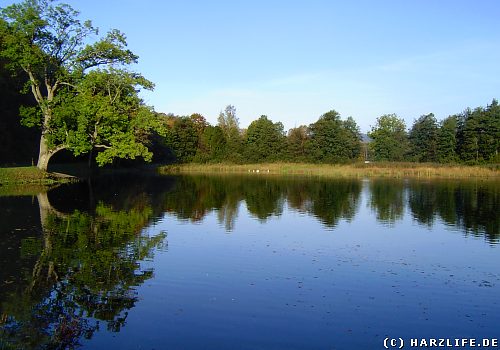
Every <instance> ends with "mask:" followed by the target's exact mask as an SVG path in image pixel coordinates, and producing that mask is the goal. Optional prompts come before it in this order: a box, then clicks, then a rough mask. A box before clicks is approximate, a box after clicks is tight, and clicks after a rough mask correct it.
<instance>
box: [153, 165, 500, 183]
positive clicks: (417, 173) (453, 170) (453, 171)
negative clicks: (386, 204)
mask: <svg viewBox="0 0 500 350" xmlns="http://www.w3.org/2000/svg"><path fill="white" fill-rule="evenodd" d="M159 172H160V173H162V174H167V173H218V174H243V173H245V174H247V173H250V174H275V175H308V176H331V177H392V178H433V177H439V178H499V179H500V171H499V169H498V168H496V167H483V166H462V165H444V164H431V163H394V162H380V163H368V164H365V163H356V164H349V165H334V164H308V163H268V164H267V163H265V164H241V165H238V164H182V165H169V166H164V167H160V168H159Z"/></svg>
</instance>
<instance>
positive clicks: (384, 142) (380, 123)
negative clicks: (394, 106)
mask: <svg viewBox="0 0 500 350" xmlns="http://www.w3.org/2000/svg"><path fill="white" fill-rule="evenodd" d="M368 136H369V137H370V138H372V139H373V141H372V142H371V143H370V145H371V147H372V149H373V152H374V156H375V159H376V160H385V161H402V160H403V159H404V157H405V155H406V153H407V150H408V136H407V133H406V125H405V122H404V120H403V119H401V118H399V117H398V116H397V115H396V114H384V115H383V116H381V117H379V118H377V124H376V125H375V126H374V127H372V129H371V131H370V132H369V133H368Z"/></svg>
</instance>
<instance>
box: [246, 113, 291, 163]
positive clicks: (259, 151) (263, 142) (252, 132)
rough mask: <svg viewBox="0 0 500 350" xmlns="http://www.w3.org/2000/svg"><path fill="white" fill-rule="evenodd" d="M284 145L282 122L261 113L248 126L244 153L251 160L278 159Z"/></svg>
mask: <svg viewBox="0 0 500 350" xmlns="http://www.w3.org/2000/svg"><path fill="white" fill-rule="evenodd" d="M284 145H285V135H284V131H283V124H282V123H280V122H278V123H273V122H272V121H271V120H269V119H267V116H265V115H263V116H261V117H260V118H259V119H257V120H254V121H253V122H252V123H250V125H249V126H248V130H247V133H246V144H245V155H246V159H247V160H249V161H251V162H265V161H273V160H278V159H279V157H280V154H281V153H282V150H283V148H284Z"/></svg>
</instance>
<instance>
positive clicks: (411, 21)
mask: <svg viewBox="0 0 500 350" xmlns="http://www.w3.org/2000/svg"><path fill="white" fill-rule="evenodd" d="M2 2H3V3H4V4H5V3H12V2H14V1H10V0H9V1H2ZM64 2H66V3H69V4H71V5H72V6H73V7H74V8H76V9H78V10H80V11H81V18H82V19H91V20H92V22H93V24H94V25H95V26H97V27H99V28H100V29H101V33H102V34H104V33H105V32H106V31H107V30H108V29H110V28H117V29H120V30H122V31H123V32H124V33H125V34H126V35H127V38H128V42H129V48H130V49H131V50H132V51H133V52H134V53H136V54H137V55H139V57H140V58H139V64H138V65H136V66H135V67H134V69H135V70H137V71H139V72H141V73H143V74H144V75H145V76H146V77H147V78H149V79H150V80H152V81H153V82H154V83H155V84H156V88H155V91H154V92H152V93H147V94H143V97H144V99H145V101H146V102H147V103H148V104H150V105H152V106H154V108H155V110H156V111H158V112H165V113H174V114H179V115H188V114H192V113H195V112H196V113H201V114H203V115H204V116H205V117H206V118H207V120H208V121H209V122H210V123H211V124H216V120H217V115H218V113H219V112H220V111H221V110H222V109H224V107H225V106H226V105H228V104H232V105H234V106H235V107H236V112H237V116H238V118H239V120H240V126H241V127H247V126H248V124H249V123H250V122H251V121H252V120H255V119H257V118H258V117H259V116H260V115H262V114H265V115H267V116H268V117H269V118H270V119H272V120H273V121H281V122H283V124H284V125H285V129H286V130H288V129H289V128H292V127H294V126H299V125H302V124H306V125H307V124H310V123H312V122H314V121H316V120H317V119H318V117H319V116H320V115H321V114H323V113H325V112H327V111H329V110H331V109H335V110H337V111H338V112H339V113H340V114H341V116H342V117H343V118H346V117H348V116H352V117H353V118H354V119H355V120H356V121H357V122H358V124H359V125H360V127H361V130H362V131H363V132H366V131H368V130H369V129H370V126H371V125H374V124H375V122H376V118H377V117H379V116H380V115H382V114H385V113H397V114H398V115H399V116H401V117H403V118H404V119H405V120H406V123H407V126H411V124H412V122H413V120H414V119H415V118H418V117H419V116H420V115H422V114H427V113H431V112H432V113H434V114H435V115H436V117H437V118H438V119H443V118H445V117H447V116H448V115H450V114H453V113H458V112H461V111H462V110H464V109H465V108H466V107H477V106H485V105H487V104H489V103H490V102H491V100H492V99H493V98H500V17H499V13H500V1H497V0H491V1H485V0H484V1H483V0H470V1H460V0H452V1H449V0H414V1H401V0H397V1H384V0H379V1H333V0H330V1H316V0H307V1H306V0H303V1H293V0H288V1H273V0H264V1H261V0H252V1H250V0H249V1H238V0H230V1H217V0H211V1H191V0H179V1H169V0H142V1H139V0H99V1H97V0H67V1H64Z"/></svg>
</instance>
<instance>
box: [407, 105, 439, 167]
mask: <svg viewBox="0 0 500 350" xmlns="http://www.w3.org/2000/svg"><path fill="white" fill-rule="evenodd" d="M408 138H409V141H410V157H411V158H412V159H414V160H416V161H418V162H435V161H436V160H437V152H438V150H437V148H438V123H437V120H436V118H435V117H434V114H432V113H430V114H426V115H423V116H421V117H420V118H418V119H417V120H415V122H414V123H413V126H412V127H411V130H410V133H409V136H408Z"/></svg>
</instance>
